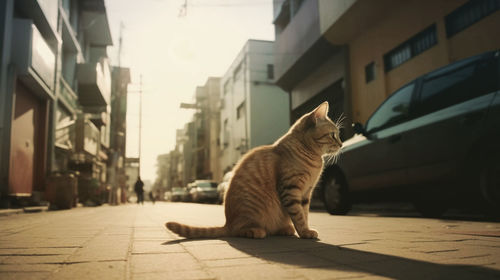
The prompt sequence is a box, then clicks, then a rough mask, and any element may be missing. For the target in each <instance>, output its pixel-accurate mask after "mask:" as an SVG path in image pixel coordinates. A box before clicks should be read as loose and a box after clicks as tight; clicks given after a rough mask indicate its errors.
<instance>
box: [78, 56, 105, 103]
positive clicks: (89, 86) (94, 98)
mask: <svg viewBox="0 0 500 280" xmlns="http://www.w3.org/2000/svg"><path fill="white" fill-rule="evenodd" d="M77 79H78V99H79V101H80V104H81V105H82V106H107V105H108V104H110V97H111V74H110V69H109V65H108V63H107V60H106V59H101V60H100V61H99V62H89V63H82V64H78V65H77Z"/></svg>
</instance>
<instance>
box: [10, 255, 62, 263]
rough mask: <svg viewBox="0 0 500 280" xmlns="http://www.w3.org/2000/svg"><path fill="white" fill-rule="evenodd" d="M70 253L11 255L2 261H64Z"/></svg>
mask: <svg viewBox="0 0 500 280" xmlns="http://www.w3.org/2000/svg"><path fill="white" fill-rule="evenodd" d="M68 257H69V255H49V256H9V257H8V258H6V259H5V260H3V261H2V263H3V264H44V263H45V264H51V263H52V264H53V263H58V264H60V263H63V262H65V261H66V260H67V259H68Z"/></svg>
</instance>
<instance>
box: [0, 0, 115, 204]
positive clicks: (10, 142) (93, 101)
mask: <svg viewBox="0 0 500 280" xmlns="http://www.w3.org/2000/svg"><path fill="white" fill-rule="evenodd" d="M0 34H1V35H0V36H1V37H2V46H1V49H0V53H1V57H2V59H1V66H0V104H1V105H0V146H1V147H2V148H1V151H0V159H1V160H0V162H1V163H0V178H1V181H0V191H1V196H2V200H5V199H6V200H7V201H10V199H9V198H19V197H30V198H32V199H34V200H40V199H43V193H44V192H45V190H46V185H47V180H48V179H49V178H50V177H51V176H52V175H53V174H55V173H56V172H57V173H59V174H68V173H71V172H74V171H79V172H80V174H81V176H80V178H83V177H85V176H86V177H87V179H89V180H90V179H95V180H96V181H97V182H99V183H102V184H104V183H105V182H106V180H107V177H106V161H107V159H108V155H107V154H106V152H107V149H109V136H110V128H109V119H110V95H111V73H110V72H111V71H110V67H109V64H108V59H107V53H106V47H107V46H109V45H111V44H112V40H111V34H110V29H109V25H108V19H107V14H106V8H105V5H104V1H103V0H85V1H77V0H59V1H58V0H53V1H52V0H19V1H17V0H16V1H14V0H6V1H2V3H1V4H0Z"/></svg>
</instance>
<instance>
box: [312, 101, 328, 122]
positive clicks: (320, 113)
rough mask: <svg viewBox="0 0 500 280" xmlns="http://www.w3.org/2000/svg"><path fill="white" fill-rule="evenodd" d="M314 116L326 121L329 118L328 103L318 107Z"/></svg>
mask: <svg viewBox="0 0 500 280" xmlns="http://www.w3.org/2000/svg"><path fill="white" fill-rule="evenodd" d="M313 116H314V118H315V119H320V120H325V119H326V117H327V116H328V101H325V102H323V103H321V105H319V106H318V107H316V109H314V111H313Z"/></svg>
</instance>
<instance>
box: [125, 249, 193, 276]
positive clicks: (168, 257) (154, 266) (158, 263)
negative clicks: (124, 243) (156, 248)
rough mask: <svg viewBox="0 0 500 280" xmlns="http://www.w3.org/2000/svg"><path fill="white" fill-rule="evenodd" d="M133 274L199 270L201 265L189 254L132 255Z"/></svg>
mask: <svg viewBox="0 0 500 280" xmlns="http://www.w3.org/2000/svg"><path fill="white" fill-rule="evenodd" d="M130 261H131V262H132V272H133V273H143V272H165V271H176V270H188V269H189V270H191V269H194V270H199V269H201V265H200V264H199V262H198V261H197V260H196V259H195V258H194V257H193V256H191V255H190V254H188V253H171V254H145V255H132V256H131V259H130Z"/></svg>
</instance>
